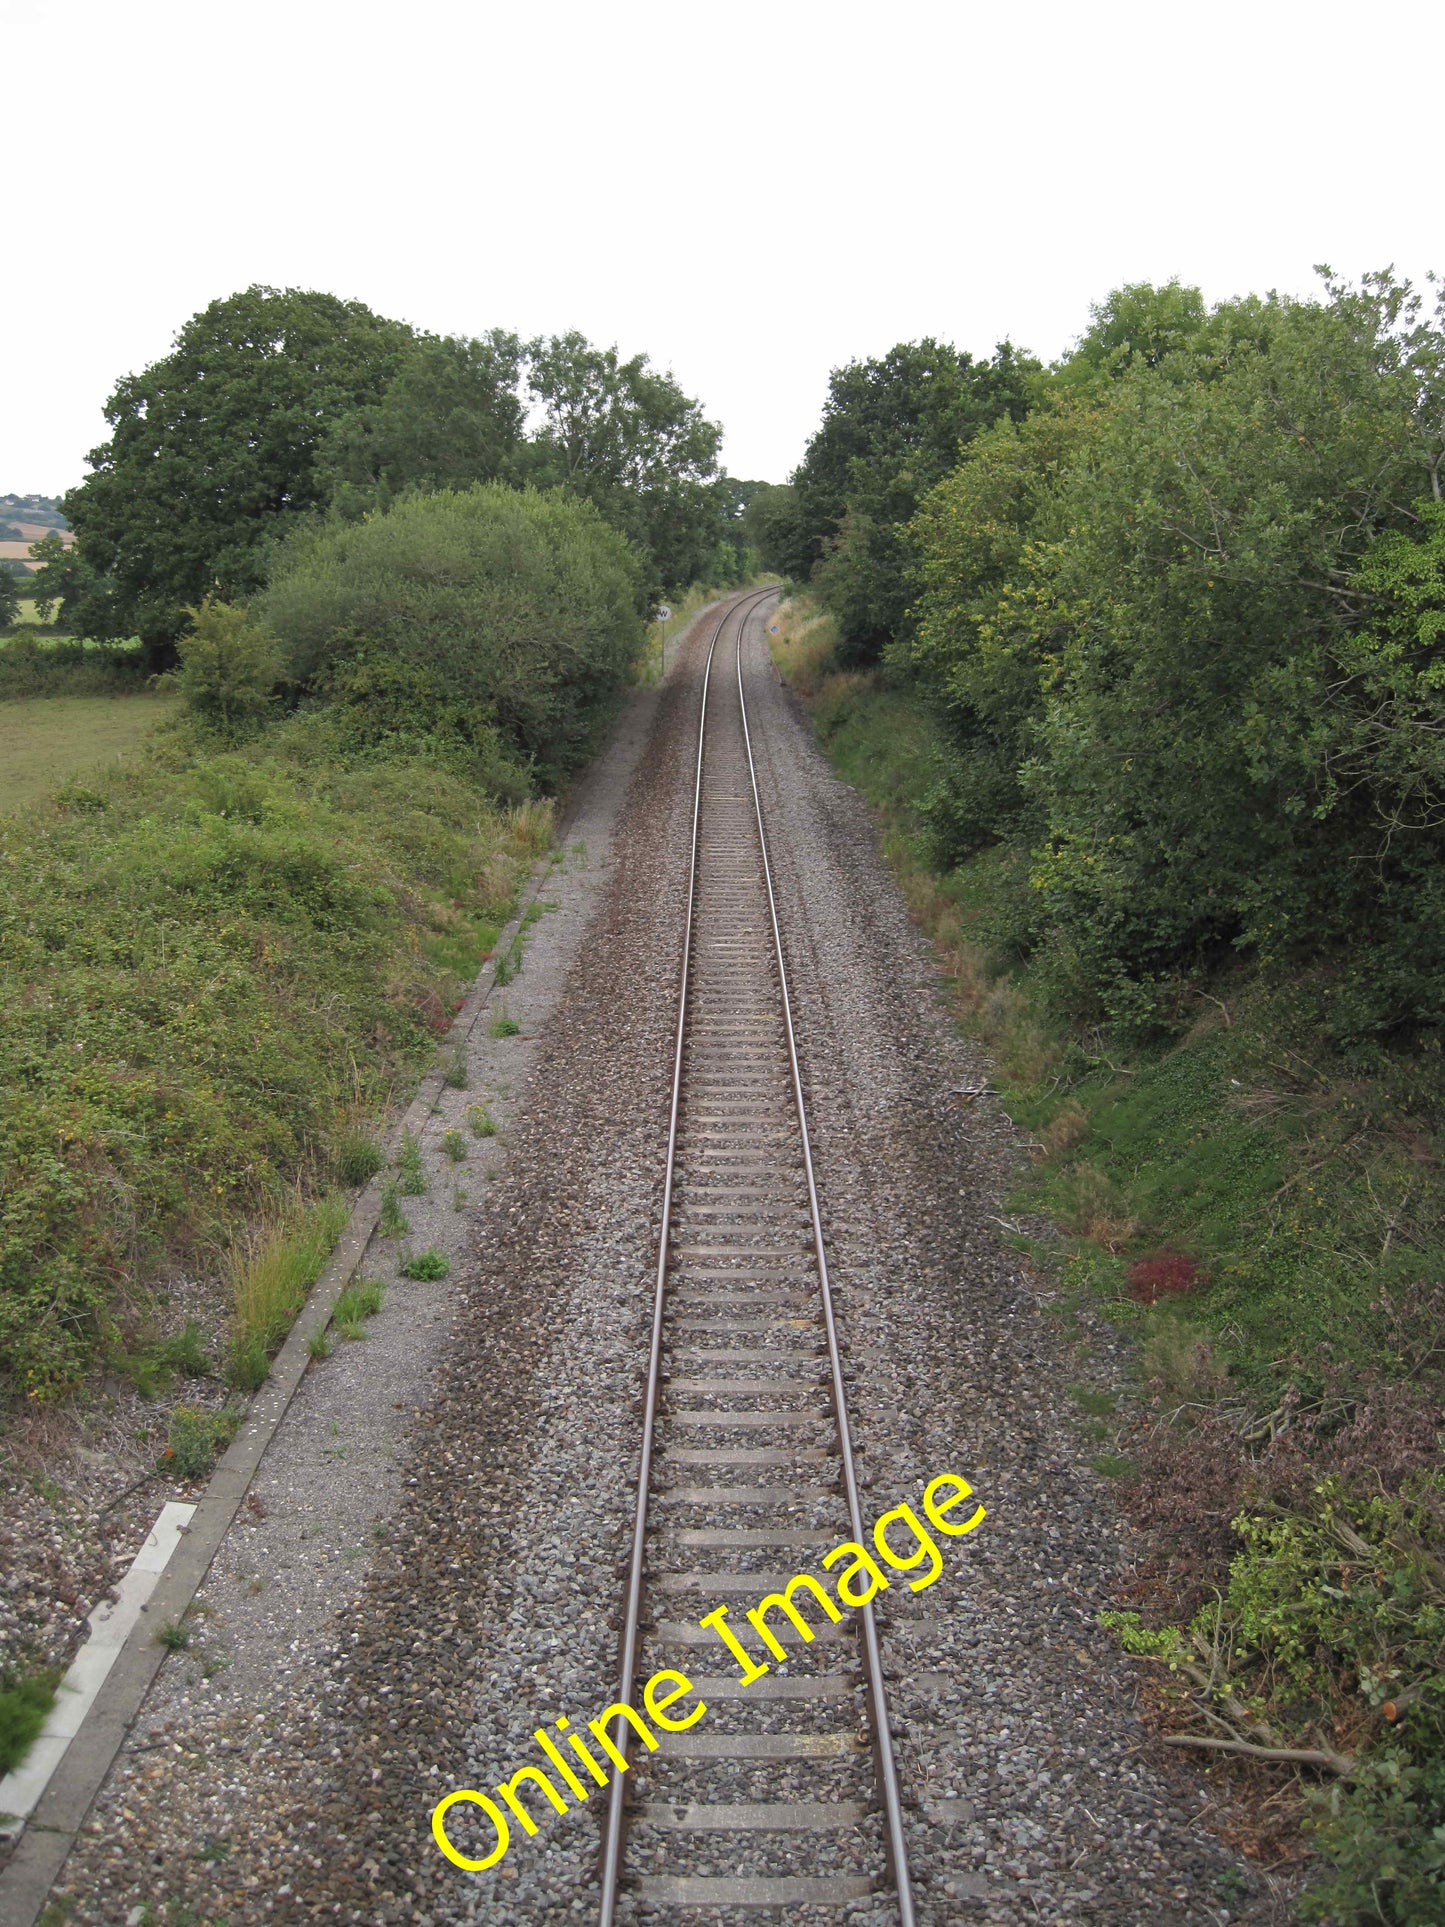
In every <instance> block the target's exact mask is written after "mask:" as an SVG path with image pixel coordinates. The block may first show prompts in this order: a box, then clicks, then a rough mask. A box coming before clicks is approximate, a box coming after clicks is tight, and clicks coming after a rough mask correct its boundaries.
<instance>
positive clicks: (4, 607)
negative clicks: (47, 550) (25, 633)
mask: <svg viewBox="0 0 1445 1927" xmlns="http://www.w3.org/2000/svg"><path fill="white" fill-rule="evenodd" d="M19 614H20V582H19V579H18V578H17V576H16V574H15V572H14V570H13V569H10V568H7V567H5V566H4V565H0V628H8V627H9V625H10V624H11V623H12V622H14V620H15V618H16V617H17V616H18V615H19Z"/></svg>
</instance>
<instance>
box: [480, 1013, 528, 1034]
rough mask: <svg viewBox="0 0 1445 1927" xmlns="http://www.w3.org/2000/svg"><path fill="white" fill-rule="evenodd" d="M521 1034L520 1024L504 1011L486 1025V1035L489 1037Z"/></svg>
mask: <svg viewBox="0 0 1445 1927" xmlns="http://www.w3.org/2000/svg"><path fill="white" fill-rule="evenodd" d="M521 1034H522V1026H521V1025H520V1024H519V1023H518V1022H517V1021H516V1019H515V1018H513V1017H509V1016H508V1015H507V1013H506V1012H505V1011H503V1012H502V1014H501V1016H500V1017H494V1018H493V1019H492V1021H491V1023H490V1024H489V1025H488V1026H487V1035H488V1036H489V1037H520V1036H521Z"/></svg>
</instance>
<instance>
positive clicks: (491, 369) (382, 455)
mask: <svg viewBox="0 0 1445 1927" xmlns="http://www.w3.org/2000/svg"><path fill="white" fill-rule="evenodd" d="M521 361H522V344H521V342H520V341H519V340H518V339H517V337H516V335H513V334H507V333H505V332H504V331H503V330H502V329H500V328H493V329H492V330H491V331H490V333H488V334H486V335H483V336H481V337H480V338H478V339H475V340H468V339H466V338H465V337H462V336H448V337H446V338H445V339H442V340H437V339H435V338H430V337H429V338H426V339H423V340H421V341H419V342H418V343H417V345H416V348H415V349H414V351H413V352H412V353H411V354H409V355H408V356H407V358H406V359H405V361H404V362H403V363H402V365H401V368H400V370H399V371H398V373H397V375H396V376H395V378H394V379H393V380H392V382H391V383H390V385H389V386H388V387H387V389H386V391H385V393H384V394H383V395H382V396H381V398H380V400H378V401H374V402H365V403H362V404H361V405H360V406H358V407H356V408H353V409H351V410H349V411H348V412H347V413H346V414H344V415H342V416H341V417H340V418H339V419H338V420H337V421H336V422H335V424H334V425H333V427H332V429H331V431H330V433H329V435H328V437H327V440H326V444H325V446H324V448H323V449H322V452H321V457H320V471H321V477H322V481H323V484H324V486H325V488H326V491H327V493H328V494H329V496H330V498H331V500H332V503H333V505H334V506H335V507H336V508H338V509H339V510H340V511H341V513H342V514H343V515H345V516H347V517H348V518H353V517H355V516H356V515H359V514H361V513H363V512H365V511H366V510H367V509H373V508H384V507H385V506H386V505H387V503H388V502H391V501H394V500H395V499H396V497H397V496H398V495H401V494H403V493H405V491H406V490H407V489H419V490H421V491H422V492H423V493H431V492H432V491H434V490H436V489H440V488H466V487H468V486H469V485H470V484H471V483H473V482H494V481H498V480H502V481H506V480H510V479H512V476H513V472H514V470H515V468H516V457H517V450H518V446H519V444H520V442H521V439H522V428H523V410H522V402H521V398H520V397H519V395H518V393H517V381H518V376H519V374H520V371H521Z"/></svg>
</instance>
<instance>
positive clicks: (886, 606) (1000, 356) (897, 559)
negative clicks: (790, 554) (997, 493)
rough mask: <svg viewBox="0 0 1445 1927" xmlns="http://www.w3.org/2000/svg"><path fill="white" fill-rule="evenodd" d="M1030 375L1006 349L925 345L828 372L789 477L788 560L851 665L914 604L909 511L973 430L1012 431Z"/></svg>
mask: <svg viewBox="0 0 1445 1927" xmlns="http://www.w3.org/2000/svg"><path fill="white" fill-rule="evenodd" d="M1037 370H1038V363H1037V362H1034V361H1032V360H1030V359H1029V358H1028V357H1027V356H1024V355H1020V354H1019V353H1018V352H1017V350H1016V349H1014V348H1013V347H1012V345H1011V344H1010V343H1008V342H1003V343H1001V344H1000V346H999V348H998V349H997V351H996V352H995V354H994V356H993V359H992V360H991V361H977V362H976V361H975V360H974V359H973V357H972V356H971V355H968V354H964V353H961V352H960V351H959V350H958V349H956V348H952V347H950V346H949V345H948V344H947V343H944V342H938V341H933V340H924V341H910V342H900V343H899V344H898V346H897V347H894V348H891V349H890V350H889V351H888V353H887V354H886V355H884V356H882V357H881V358H880V359H878V360H876V361H855V362H851V363H849V365H848V366H847V367H846V368H839V369H836V370H835V371H834V373H833V376H832V379H831V380H830V382H829V385H828V400H827V403H826V405H825V407H824V410H823V421H822V425H821V427H820V428H819V430H818V432H817V434H816V435H815V436H814V437H813V439H812V441H811V442H810V443H809V444H808V449H807V453H806V454H805V456H804V457H803V461H802V463H801V465H800V466H799V468H798V469H797V471H796V473H795V474H794V476H793V490H794V506H795V509H796V514H797V530H796V536H795V549H796V553H797V559H798V561H799V562H800V564H801V565H802V567H803V569H805V570H813V569H816V570H817V571H818V574H819V588H820V590H821V592H822V595H823V598H824V600H825V602H827V604H828V606H829V607H830V608H831V609H832V611H833V613H834V614H835V615H836V616H837V617H838V620H839V625H840V628H841V630H842V635H843V640H844V643H845V646H846V647H847V649H848V652H849V653H850V654H852V655H853V656H854V657H855V658H859V659H869V658H871V657H873V656H876V655H877V653H878V652H879V650H880V649H881V648H882V645H883V644H884V643H885V642H886V641H887V640H888V639H889V637H890V636H894V635H897V634H898V633H899V632H900V631H901V629H902V628H903V625H904V619H905V616H906V613H907V610H908V606H909V603H910V601H911V600H912V596H913V584H912V579H911V573H910V552H909V548H908V544H907V540H906V537H905V532H904V531H905V525H906V524H907V523H908V522H909V520H910V519H911V518H912V516H913V514H914V511H915V510H916V509H917V507H918V504H919V503H920V502H921V501H922V499H923V497H924V496H925V495H926V494H927V493H928V491H929V490H930V489H931V488H932V487H934V485H935V484H936V483H938V482H939V481H941V480H942V479H943V477H944V476H945V475H946V474H947V473H948V472H949V470H950V469H951V468H952V467H953V466H954V464H955V463H956V462H957V461H958V459H959V454H960V451H961V450H962V448H963V447H964V446H965V444H967V443H968V442H969V441H971V440H972V439H973V437H974V436H975V435H976V434H977V433H978V431H979V430H980V429H981V428H985V427H987V426H988V425H989V424H990V423H991V422H995V421H997V420H999V419H1000V417H1002V416H1004V415H1008V416H1010V417H1012V418H1013V419H1014V420H1022V418H1023V416H1024V415H1025V413H1026V412H1027V410H1028V405H1029V383H1030V380H1031V378H1032V377H1033V375H1034V374H1035V373H1036V372H1037Z"/></svg>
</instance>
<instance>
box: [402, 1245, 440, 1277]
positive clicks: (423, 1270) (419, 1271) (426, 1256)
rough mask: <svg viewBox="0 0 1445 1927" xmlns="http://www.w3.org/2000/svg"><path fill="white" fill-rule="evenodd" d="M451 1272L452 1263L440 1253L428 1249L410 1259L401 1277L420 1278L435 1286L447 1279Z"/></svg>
mask: <svg viewBox="0 0 1445 1927" xmlns="http://www.w3.org/2000/svg"><path fill="white" fill-rule="evenodd" d="M450 1270H451V1264H450V1262H449V1261H448V1260H447V1259H446V1258H444V1257H443V1256H442V1254H441V1253H440V1252H439V1251H436V1250H433V1249H431V1248H428V1249H427V1250H426V1251H419V1252H418V1253H417V1254H416V1256H415V1257H414V1258H408V1259H407V1261H406V1263H405V1264H404V1265H403V1266H402V1268H401V1275H402V1277H403V1278H419V1279H422V1280H423V1281H424V1282H426V1283H428V1284H434V1283H436V1282H437V1281H438V1280H440V1279H442V1278H445V1277H446V1275H447V1273H448V1272H449V1271H450Z"/></svg>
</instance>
